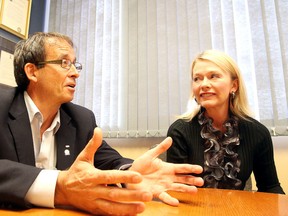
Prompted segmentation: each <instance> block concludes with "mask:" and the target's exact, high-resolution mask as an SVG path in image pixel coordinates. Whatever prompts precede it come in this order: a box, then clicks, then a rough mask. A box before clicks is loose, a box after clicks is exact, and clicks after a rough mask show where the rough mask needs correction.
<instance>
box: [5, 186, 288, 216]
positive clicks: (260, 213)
mask: <svg viewBox="0 0 288 216" xmlns="http://www.w3.org/2000/svg"><path fill="white" fill-rule="evenodd" d="M170 194H172V195H173V196H174V197H177V198H178V199H179V200H180V205H179V206H178V207H172V206H168V205H166V204H163V203H162V202H159V201H153V202H149V203H146V210H145V211H144V212H143V213H142V214H140V215H149V216H169V215H181V216H187V215H193V216H205V215H209V216H212V215H213V216H217V215H219V216H220V215H221V216H242V215H243V216H288V196H287V195H278V194H270V193H261V192H249V191H235V190H220V189H206V188H205V189H204V188H200V189H199V191H198V193H197V194H196V195H189V194H184V193H175V192H171V193H170ZM0 215H1V216H2V215H5V216H6V215H7V216H14V215H15V216H16V215H29V216H30V215H31V216H36V215H37V216H38V215H41V216H55V215H65V216H68V215H69V216H71V215H72V216H83V215H89V214H86V213H83V212H79V211H75V210H71V209H70V210H69V209H42V208H34V209H29V210H25V211H7V210H0Z"/></svg>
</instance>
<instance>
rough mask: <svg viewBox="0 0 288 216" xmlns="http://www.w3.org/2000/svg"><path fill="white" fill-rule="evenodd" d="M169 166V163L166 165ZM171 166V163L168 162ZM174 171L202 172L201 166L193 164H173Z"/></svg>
mask: <svg viewBox="0 0 288 216" xmlns="http://www.w3.org/2000/svg"><path fill="white" fill-rule="evenodd" d="M168 166H169V165H168ZM170 166H171V164H170ZM173 166H174V169H175V173H176V174H185V173H186V174H189V173H195V174H200V173H202V172H203V168H202V167H201V166H199V165H194V164H173Z"/></svg>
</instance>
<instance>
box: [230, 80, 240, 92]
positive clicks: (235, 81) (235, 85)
mask: <svg viewBox="0 0 288 216" xmlns="http://www.w3.org/2000/svg"><path fill="white" fill-rule="evenodd" d="M238 88H239V82H238V79H235V80H233V83H232V88H231V90H232V92H237V90H238Z"/></svg>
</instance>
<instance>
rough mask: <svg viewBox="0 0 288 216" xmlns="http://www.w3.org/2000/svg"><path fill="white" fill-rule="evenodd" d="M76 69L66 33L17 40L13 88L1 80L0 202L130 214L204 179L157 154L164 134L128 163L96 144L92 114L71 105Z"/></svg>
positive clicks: (198, 169) (167, 142) (165, 146)
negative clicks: (154, 146) (155, 144)
mask: <svg viewBox="0 0 288 216" xmlns="http://www.w3.org/2000/svg"><path fill="white" fill-rule="evenodd" d="M81 69H82V65H81V64H80V63H78V62H77V61H76V55H75V52H74V48H73V42H72V41H71V39H70V38H69V37H67V36H65V35H61V34H58V33H41V32H39V33H35V34H34V35H32V36H30V37H29V38H28V39H26V40H22V41H20V42H18V43H17V45H16V47H15V53H14V74H15V78H16V82H17V85H18V87H16V88H12V87H8V86H4V85H0V100H1V104H0V203H1V205H2V206H4V207H7V206H9V207H12V208H13V207H22V208H23V207H26V208H29V207H32V206H43V207H52V208H53V207H57V206H72V207H75V208H78V209H82V210H84V211H88V212H90V213H93V214H113V215H118V214H119V215H123V214H125V215H135V214H138V213H141V212H143V211H144V208H145V205H144V202H147V201H151V200H152V199H153V197H154V198H159V199H160V200H162V201H163V202H165V203H167V204H170V205H174V206H177V205H178V200H177V199H175V198H173V197H171V196H170V195H169V194H168V193H166V191H167V190H176V191H185V192H189V193H194V192H196V191H197V189H196V186H202V185H203V180H202V178H197V177H193V176H191V175H190V174H191V173H196V174H199V173H201V172H202V168H201V167H200V166H196V165H188V164H184V165H176V164H171V163H166V162H163V161H161V160H160V159H158V158H157V156H158V155H160V154H161V153H163V152H164V151H166V150H167V149H168V148H169V147H170V145H171V143H172V140H171V138H167V139H165V140H164V141H163V142H162V143H160V144H159V145H158V146H157V147H156V148H154V149H151V150H149V151H148V152H146V153H145V154H143V155H142V156H141V157H139V158H138V159H136V160H135V161H132V160H131V159H127V158H123V157H122V156H121V155H120V154H119V153H118V152H117V151H115V150H114V149H112V148H111V147H110V146H109V145H108V144H107V143H106V142H105V141H102V133H101V130H100V129H99V128H97V125H96V121H95V116H94V114H93V113H92V111H90V110H88V109H86V108H84V107H81V106H78V105H75V104H73V103H71V102H70V101H71V100H72V99H73V96H74V91H75V87H76V79H77V78H78V77H79V72H80V71H81ZM87 143H88V144H87ZM123 170H126V171H123ZM115 185H119V186H118V187H116V186H115ZM120 185H122V187H120Z"/></svg>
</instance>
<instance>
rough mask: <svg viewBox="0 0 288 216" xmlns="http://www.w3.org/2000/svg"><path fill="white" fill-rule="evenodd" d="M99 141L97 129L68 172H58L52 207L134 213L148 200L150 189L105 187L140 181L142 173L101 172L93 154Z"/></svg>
mask: <svg viewBox="0 0 288 216" xmlns="http://www.w3.org/2000/svg"><path fill="white" fill-rule="evenodd" d="M101 143H102V132H101V130H100V129H99V128H96V129H95V130H94V135H93V137H92V139H91V140H90V141H89V143H88V144H87V146H86V147H85V149H84V150H83V151H82V152H81V153H80V154H79V156H78V157H77V159H76V160H75V162H74V163H73V165H72V166H71V167H70V168H69V170H67V171H61V172H60V174H59V176H58V179H57V184H56V191H55V206H65V205H66V206H74V207H76V208H78V209H82V210H84V211H88V212H91V213H93V214H112V215H136V214H138V213H141V212H143V211H144V209H145V205H144V202H147V201H151V200H152V198H153V195H152V193H151V192H148V191H147V190H142V189H137V190H134V189H127V188H123V189H122V188H118V187H113V186H108V184H116V183H119V182H121V183H126V184H127V183H133V184H136V183H140V182H141V181H142V179H143V178H142V176H141V175H140V174H139V173H137V172H133V171H118V170H110V171H101V170H98V169H96V168H95V167H94V165H93V162H94V154H95V152H96V151H97V149H98V148H99V146H100V145H101Z"/></svg>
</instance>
